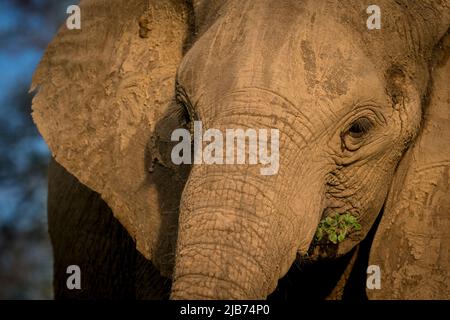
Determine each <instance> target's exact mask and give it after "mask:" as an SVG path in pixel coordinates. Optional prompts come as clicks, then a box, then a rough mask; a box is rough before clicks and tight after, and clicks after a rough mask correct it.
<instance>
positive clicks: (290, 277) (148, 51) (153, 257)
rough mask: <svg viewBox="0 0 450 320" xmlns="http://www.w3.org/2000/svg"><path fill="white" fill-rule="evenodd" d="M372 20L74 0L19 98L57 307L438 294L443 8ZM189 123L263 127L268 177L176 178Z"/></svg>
mask: <svg viewBox="0 0 450 320" xmlns="http://www.w3.org/2000/svg"><path fill="white" fill-rule="evenodd" d="M369 5H370V3H368V2H366V1H363V0H352V1H350V0H344V1H318V0H314V1H312V0H302V1H300V0H283V1H271V0H258V1H250V0H239V1H237V0H210V1H206V0H192V1H188V0H154V1H144V0H135V1H125V0H114V1H108V2H106V1H95V0H83V1H81V4H80V7H81V29H80V30H69V29H67V28H66V27H65V26H63V27H62V28H61V29H60V30H59V32H58V34H57V36H56V37H55V39H54V40H53V41H52V42H51V44H50V45H49V46H48V48H47V50H46V53H45V55H44V57H43V58H42V60H41V62H40V64H39V66H38V68H37V70H36V72H35V74H34V76H33V81H32V88H31V91H35V92H36V94H35V96H34V98H33V113H32V115H33V119H34V121H35V123H36V125H37V127H38V129H39V131H40V133H41V135H42V136H43V138H44V139H45V141H46V143H47V144H48V146H49V148H50V150H51V153H52V157H53V160H52V163H51V165H50V169H49V192H48V222H49V233H50V236H51V241H52V245H53V249H54V257H55V261H54V288H55V297H56V298H80V299H86V298H138V299H167V298H170V299H224V300H228V299H267V298H269V299H285V298H288V299H290V298H296V297H317V298H323V299H346V298H349V299H366V298H368V299H448V298H450V281H448V279H449V278H450V231H449V230H450V210H449V209H450V197H449V193H450V183H449V182H450V178H449V168H450V144H449V139H448V137H449V135H450V117H449V110H450V108H449V101H450V95H449V88H448V83H449V82H450V63H449V59H448V57H449V52H450V31H449V26H450V2H449V1H448V0H433V1H431V0H423V1H407V0H395V1H392V0H379V1H377V6H378V7H379V8H380V13H381V25H380V28H375V29H369V28H368V26H367V23H366V22H367V19H368V18H369V15H368V13H367V7H368V6H369ZM195 121H201V122H202V124H203V126H204V128H205V129H212V128H214V129H216V130H219V131H220V132H225V130H227V129H242V130H244V129H252V128H253V129H267V130H269V129H274V128H275V129H278V130H279V170H278V171H277V173H276V174H273V175H261V174H260V170H259V169H260V168H261V167H262V164H261V163H258V164H249V163H243V164H242V163H241V164H219V163H208V164H207V163H201V164H198V163H197V164H196V163H194V164H189V163H182V164H174V162H173V161H172V158H171V152H172V150H173V148H174V147H175V146H176V143H177V142H179V141H174V140H173V137H172V133H173V132H174V130H176V129H180V128H184V129H185V130H188V131H189V132H191V131H190V130H191V129H192V125H193V123H195ZM204 143H205V141H204ZM272 151H273V150H272ZM245 152H246V153H249V150H246V151H245ZM342 221H344V222H345V223H347V222H348V223H349V224H351V227H345V228H344V227H342V228H344V229H345V232H344V231H342V234H341V233H339V234H338V235H337V234H334V235H333V232H334V231H330V230H332V229H330V228H331V227H330V226H333V225H334V226H335V227H336V226H342V225H341V223H343V222H342ZM327 228H328V229H327ZM336 228H337V227H336ZM339 228H340V227H339ZM333 230H334V229H333ZM319 231H320V234H324V232H325V234H326V235H328V239H327V238H326V237H325V238H323V237H322V236H319ZM68 265H79V266H80V270H81V279H82V285H81V290H69V289H68V288H67V287H66V279H67V276H68V275H67V273H66V270H67V266H68ZM368 267H375V268H378V269H379V271H380V284H381V286H378V287H377V288H369V285H368V284H367V283H368V282H369V280H368V277H367V275H368V274H367V270H369V269H370V268H369V269H368ZM313 293H314V294H313Z"/></svg>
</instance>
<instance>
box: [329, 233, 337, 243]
mask: <svg viewBox="0 0 450 320" xmlns="http://www.w3.org/2000/svg"><path fill="white" fill-rule="evenodd" d="M328 239H329V240H330V241H331V242H333V243H334V244H336V243H337V240H338V237H337V235H336V233H332V234H330V235H329V236H328Z"/></svg>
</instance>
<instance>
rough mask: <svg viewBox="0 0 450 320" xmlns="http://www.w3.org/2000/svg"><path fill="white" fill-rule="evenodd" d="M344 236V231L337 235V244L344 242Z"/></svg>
mask: <svg viewBox="0 0 450 320" xmlns="http://www.w3.org/2000/svg"><path fill="white" fill-rule="evenodd" d="M346 235H347V233H346V232H345V231H342V232H340V233H339V235H338V238H337V239H338V241H339V242H342V241H344V239H345V236H346Z"/></svg>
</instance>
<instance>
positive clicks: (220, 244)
mask: <svg viewBox="0 0 450 320" xmlns="http://www.w3.org/2000/svg"><path fill="white" fill-rule="evenodd" d="M224 170H227V169H226V168H224V167H220V166H218V167H216V168H213V167H212V166H209V167H208V168H206V167H197V168H196V169H194V170H193V172H192V174H191V177H190V179H189V182H188V184H187V185H186V188H185V190H184V193H183V197H182V201H181V206H180V222H179V233H178V242H177V254H176V263H175V272H174V278H173V285H172V295H171V298H172V299H265V298H266V297H267V296H268V295H269V294H270V293H271V292H272V291H273V290H274V289H275V288H276V285H277V281H278V279H279V278H280V277H281V276H283V275H284V273H285V272H287V270H288V269H289V267H290V265H291V264H292V262H293V261H294V259H295V256H296V252H297V248H298V247H297V246H296V241H295V239H294V234H295V232H294V230H293V224H292V221H291V219H288V218H287V217H285V216H281V215H280V214H278V213H277V211H276V210H275V207H276V206H275V204H274V203H273V198H272V197H271V191H270V190H265V189H264V188H267V187H265V185H264V184H263V182H264V181H260V180H261V179H264V178H263V177H261V176H256V175H254V176H251V175H249V174H245V175H240V176H241V177H245V179H236V178H235V177H236V174H232V173H230V172H225V171H224ZM228 170H235V169H228ZM212 171H214V172H212Z"/></svg>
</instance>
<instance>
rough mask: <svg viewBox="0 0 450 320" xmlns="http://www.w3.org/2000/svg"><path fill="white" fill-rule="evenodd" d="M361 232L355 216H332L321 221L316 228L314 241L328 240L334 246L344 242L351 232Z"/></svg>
mask: <svg viewBox="0 0 450 320" xmlns="http://www.w3.org/2000/svg"><path fill="white" fill-rule="evenodd" d="M358 230H361V225H360V224H359V223H358V220H357V218H356V217H355V216H353V215H351V214H350V213H345V214H342V215H341V214H338V213H336V214H334V215H333V216H328V217H326V218H324V219H322V220H321V221H320V223H319V226H318V227H317V231H316V235H315V239H316V240H317V241H322V240H328V241H330V242H332V243H334V244H337V243H339V242H342V241H344V240H345V238H346V237H347V235H348V234H349V233H350V232H352V231H358Z"/></svg>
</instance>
